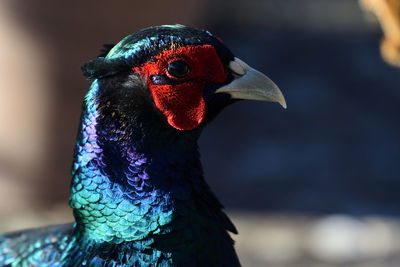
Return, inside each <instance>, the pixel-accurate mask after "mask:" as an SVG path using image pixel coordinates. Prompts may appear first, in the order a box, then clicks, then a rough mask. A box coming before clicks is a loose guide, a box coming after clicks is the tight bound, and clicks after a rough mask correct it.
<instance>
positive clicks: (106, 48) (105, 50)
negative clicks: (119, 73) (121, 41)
mask: <svg viewBox="0 0 400 267" xmlns="http://www.w3.org/2000/svg"><path fill="white" fill-rule="evenodd" d="M114 46H115V44H103V48H102V49H101V50H100V54H99V55H98V56H97V57H106V56H107V54H108V52H110V50H111V49H112V48H113V47H114Z"/></svg>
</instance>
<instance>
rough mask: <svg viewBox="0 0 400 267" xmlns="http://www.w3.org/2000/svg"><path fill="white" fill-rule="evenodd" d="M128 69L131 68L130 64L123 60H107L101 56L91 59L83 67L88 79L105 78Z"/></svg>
mask: <svg viewBox="0 0 400 267" xmlns="http://www.w3.org/2000/svg"><path fill="white" fill-rule="evenodd" d="M126 69H129V65H127V64H126V63H125V62H124V61H123V60H121V59H111V60H107V59H105V58H104V57H100V58H98V59H95V60H89V61H88V62H86V63H85V64H83V66H82V67H81V70H82V73H83V75H84V76H85V77H86V78H88V79H100V78H104V77H106V76H111V75H114V74H116V73H118V72H121V71H123V70H126Z"/></svg>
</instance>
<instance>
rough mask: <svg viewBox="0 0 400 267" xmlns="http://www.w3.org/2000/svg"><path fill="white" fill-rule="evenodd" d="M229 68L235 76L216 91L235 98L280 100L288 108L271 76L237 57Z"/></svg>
mask: <svg viewBox="0 0 400 267" xmlns="http://www.w3.org/2000/svg"><path fill="white" fill-rule="evenodd" d="M229 68H230V69H231V71H232V73H233V75H234V77H235V78H234V79H233V81H232V82H231V83H229V84H227V85H225V86H223V87H221V88H219V89H218V90H217V91H215V93H225V94H229V95H231V97H232V98H234V99H249V100H260V101H269V102H278V103H279V104H281V106H282V107H283V108H286V101H285V98H284V96H283V94H282V92H281V90H280V89H279V87H278V86H277V85H276V84H275V83H274V82H273V81H272V80H271V79H270V78H268V77H267V76H265V75H264V74H262V73H261V72H259V71H258V70H255V69H253V68H252V67H250V66H249V65H247V64H246V63H245V62H243V61H242V60H240V59H238V58H237V57H235V58H234V60H232V61H231V62H230V64H229Z"/></svg>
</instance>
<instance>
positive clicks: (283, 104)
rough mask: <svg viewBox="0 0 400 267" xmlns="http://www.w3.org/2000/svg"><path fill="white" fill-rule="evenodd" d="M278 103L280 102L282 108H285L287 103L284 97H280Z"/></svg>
mask: <svg viewBox="0 0 400 267" xmlns="http://www.w3.org/2000/svg"><path fill="white" fill-rule="evenodd" d="M279 104H281V106H282V107H283V108H284V109H287V104H286V101H285V99H282V100H281V101H279Z"/></svg>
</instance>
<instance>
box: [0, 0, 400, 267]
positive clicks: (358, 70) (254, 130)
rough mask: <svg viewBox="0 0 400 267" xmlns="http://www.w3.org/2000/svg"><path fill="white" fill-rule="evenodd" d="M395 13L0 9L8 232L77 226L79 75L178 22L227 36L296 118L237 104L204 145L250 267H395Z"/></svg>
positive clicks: (399, 150) (239, 5) (363, 6)
mask: <svg viewBox="0 0 400 267" xmlns="http://www.w3.org/2000/svg"><path fill="white" fill-rule="evenodd" d="M399 2H400V1H398V0H364V1H356V0H335V1H332V0H247V1H239V0H229V1H228V0H226V1H212V0H191V1H184V0H169V1H127V0H126V1H103V0H98V1H51V0H38V1H22V0H2V1H0V37H1V42H0V51H1V52H0V103H1V104H0V125H1V126H0V218H1V220H0V231H1V232H5V231H13V230H19V229H23V228H31V227H37V226H43V225H48V224H53V223H63V222H67V221H71V220H72V219H73V218H72V212H71V210H70V209H69V207H68V203H67V201H68V194H69V182H70V166H71V162H72V153H73V147H74V142H75V137H76V132H77V127H78V121H79V114H80V106H81V101H82V98H83V96H84V94H85V92H86V90H87V88H88V86H89V82H88V81H86V80H85V79H84V77H83V76H82V75H81V72H80V66H81V65H82V64H83V63H84V62H85V61H87V60H90V59H93V58H95V57H96V56H97V55H98V51H99V50H100V48H101V47H102V44H104V43H116V42H118V41H119V40H120V39H121V38H122V37H124V36H126V35H128V34H130V33H132V32H135V31H137V30H139V29H141V28H143V27H147V26H151V25H159V24H174V23H180V24H185V25H188V26H193V27H198V28H205V29H208V30H210V31H211V32H213V33H215V34H216V35H218V36H219V37H221V38H222V39H223V40H224V42H225V43H226V45H227V46H228V47H230V48H231V50H232V51H233V52H234V53H235V54H236V56H238V57H239V58H242V59H243V60H245V61H246V62H247V63H249V64H250V65H252V66H253V67H255V68H256V69H258V70H260V71H262V72H264V73H266V74H267V75H268V76H269V77H271V78H272V79H273V80H274V81H275V82H276V83H277V84H278V85H279V86H280V88H281V89H282V91H283V93H284V95H285V97H286V101H287V103H288V109H287V110H283V109H282V108H280V106H279V105H277V104H266V103H257V102H250V101H247V102H246V101H243V102H241V103H237V104H236V105H233V106H231V107H229V108H227V109H226V110H225V111H224V112H222V114H221V115H220V116H219V117H218V118H217V119H216V120H215V121H214V122H213V123H212V124H211V125H209V127H208V128H207V129H206V130H205V132H204V134H203V136H202V138H201V140H200V147H201V152H202V160H203V165H204V168H205V174H206V179H207V181H208V182H209V184H210V185H211V187H212V189H213V190H214V191H215V193H216V194H217V196H218V197H219V198H220V200H221V201H222V203H223V204H224V205H225V207H226V209H227V211H228V213H229V215H230V216H231V217H232V219H233V221H234V223H235V224H236V225H237V228H238V230H239V233H240V234H239V235H238V236H235V237H234V238H235V240H237V248H238V253H239V255H240V258H241V262H242V264H243V266H272V267H289V266H307V267H316V266H318V267H325V266H326V267H327V266H329V267H332V266H366V267H369V266H371V267H372V266H376V267H386V266H400V217H399V216H400V193H399V192H400V123H399V119H400V116H399V115H400V105H399V103H400V68H397V67H396V65H397V66H398V65H400V64H399V62H400V60H399V58H400V57H399V55H400V53H398V51H399V48H400V26H399V25H400V20H399V14H400V3H399ZM396 19H397V20H396ZM396 23H397V24H396ZM381 26H382V28H383V31H382V28H381ZM383 33H384V34H386V37H383ZM397 33H398V35H396V34H397ZM380 53H382V55H383V58H384V59H385V60H386V61H387V62H385V61H384V60H383V59H382V57H381V54H380Z"/></svg>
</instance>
